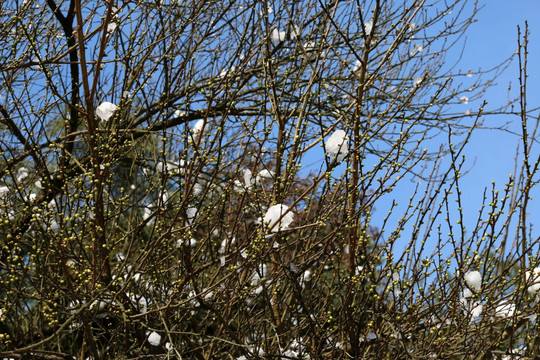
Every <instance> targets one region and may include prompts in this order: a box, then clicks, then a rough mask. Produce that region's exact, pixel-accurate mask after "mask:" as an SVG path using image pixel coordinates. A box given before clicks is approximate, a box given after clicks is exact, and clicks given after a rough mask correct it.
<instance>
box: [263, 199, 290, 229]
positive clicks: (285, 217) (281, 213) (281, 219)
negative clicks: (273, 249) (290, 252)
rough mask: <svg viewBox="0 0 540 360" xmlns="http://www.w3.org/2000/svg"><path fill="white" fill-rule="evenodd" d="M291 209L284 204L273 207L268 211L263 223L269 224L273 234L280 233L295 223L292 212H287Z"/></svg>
mask: <svg viewBox="0 0 540 360" xmlns="http://www.w3.org/2000/svg"><path fill="white" fill-rule="evenodd" d="M288 210H289V207H288V206H287V205H283V204H277V205H272V206H270V207H269V208H268V210H267V211H266V214H265V215H264V218H263V222H264V223H265V224H267V226H268V228H269V229H270V231H272V232H278V231H280V230H285V229H288V228H289V225H291V223H292V222H293V221H294V215H293V213H292V212H291V211H289V212H287V211H288Z"/></svg>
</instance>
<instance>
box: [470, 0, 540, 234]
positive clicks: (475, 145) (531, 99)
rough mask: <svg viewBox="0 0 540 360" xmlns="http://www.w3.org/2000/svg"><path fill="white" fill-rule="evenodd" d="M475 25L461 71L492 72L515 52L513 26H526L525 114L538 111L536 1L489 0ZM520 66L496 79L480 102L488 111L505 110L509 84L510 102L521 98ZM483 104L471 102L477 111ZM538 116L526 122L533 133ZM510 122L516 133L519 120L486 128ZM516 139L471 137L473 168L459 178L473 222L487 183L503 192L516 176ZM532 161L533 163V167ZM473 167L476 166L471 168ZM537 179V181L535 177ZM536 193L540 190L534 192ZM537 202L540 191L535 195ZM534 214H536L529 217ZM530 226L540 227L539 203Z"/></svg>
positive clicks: (489, 121)
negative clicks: (529, 110)
mask: <svg viewBox="0 0 540 360" xmlns="http://www.w3.org/2000/svg"><path fill="white" fill-rule="evenodd" d="M477 19H478V21H477V22H475V23H474V24H472V25H471V27H470V28H469V32H468V33H467V39H466V47H465V52H464V54H463V59H462V62H463V65H464V67H465V65H466V64H469V67H471V68H477V67H482V68H483V69H487V68H491V67H494V66H496V65H497V64H499V63H501V62H502V61H504V59H506V58H507V57H509V56H510V55H511V54H512V53H514V52H515V51H516V50H517V48H518V44H517V33H518V32H517V26H518V25H519V26H520V27H521V32H522V34H523V33H524V32H525V21H527V22H528V25H529V30H530V34H529V46H528V50H529V58H528V74H529V78H528V80H527V81H528V84H527V86H528V108H529V109H533V108H536V107H538V106H540V1H539V0H516V1H506V0H487V1H485V4H484V7H483V8H482V10H481V11H480V12H479V13H478V16H477ZM518 75H519V65H518V62H517V57H516V58H515V59H514V61H513V62H512V63H511V65H510V66H509V68H508V69H506V71H505V72H504V73H503V74H502V75H501V76H500V77H499V78H498V79H497V83H496V84H495V85H494V86H493V87H492V88H490V89H489V90H488V92H487V93H486V94H485V96H484V97H483V98H484V99H485V100H487V101H488V106H487V107H486V110H488V111H489V110H490V109H494V108H497V107H499V106H500V105H503V104H505V103H506V102H507V99H508V94H509V92H508V86H509V84H511V90H510V96H511V97H512V98H516V97H518V95H519V80H518ZM480 103H481V100H478V101H476V102H471V103H470V104H471V106H472V107H473V108H474V107H475V106H476V107H478V106H479V105H480ZM538 114H539V112H538V111H534V112H533V115H534V116H533V117H532V118H531V119H530V120H529V126H530V127H531V128H532V126H534V123H535V119H534V118H537V117H538ZM505 122H511V123H510V125H509V129H510V130H513V131H516V132H519V131H520V129H521V123H520V119H519V118H517V117H516V116H511V115H508V116H504V115H503V116H497V117H486V119H485V123H484V124H485V125H486V126H490V125H493V126H495V127H496V126H497V125H498V124H499V125H500V124H502V123H505ZM520 143H521V141H520V137H519V136H518V135H512V134H509V133H506V132H502V131H497V130H479V131H476V133H474V134H473V138H472V141H471V143H470V144H469V145H468V147H467V149H466V151H465V154H466V156H467V161H468V163H469V165H470V166H472V168H470V172H469V173H468V174H467V175H466V176H464V178H463V183H462V184H463V189H462V192H463V193H464V200H465V204H464V205H465V206H466V207H465V206H464V208H466V209H467V214H469V216H471V217H473V219H471V220H473V221H474V220H475V218H476V214H477V211H478V209H479V208H480V205H481V201H482V193H483V191H484V188H485V187H491V181H495V182H496V187H497V188H498V189H499V190H502V189H503V188H504V184H505V182H507V180H508V175H509V174H510V173H512V174H513V173H514V163H515V155H516V148H517V146H518V144H520ZM535 146H536V148H535V149H533V152H532V154H533V155H536V156H538V155H539V154H540V144H536V145H535ZM535 158H536V157H533V161H534V159H535ZM473 163H474V166H473ZM536 178H539V176H537V177H536ZM538 190H540V189H538ZM535 193H536V194H537V196H540V191H535ZM533 210H536V211H533ZM529 213H530V214H531V215H530V216H529V221H530V222H533V223H538V226H540V223H539V221H540V216H539V215H540V197H538V198H537V199H534V200H533V201H532V203H531V208H530V209H529Z"/></svg>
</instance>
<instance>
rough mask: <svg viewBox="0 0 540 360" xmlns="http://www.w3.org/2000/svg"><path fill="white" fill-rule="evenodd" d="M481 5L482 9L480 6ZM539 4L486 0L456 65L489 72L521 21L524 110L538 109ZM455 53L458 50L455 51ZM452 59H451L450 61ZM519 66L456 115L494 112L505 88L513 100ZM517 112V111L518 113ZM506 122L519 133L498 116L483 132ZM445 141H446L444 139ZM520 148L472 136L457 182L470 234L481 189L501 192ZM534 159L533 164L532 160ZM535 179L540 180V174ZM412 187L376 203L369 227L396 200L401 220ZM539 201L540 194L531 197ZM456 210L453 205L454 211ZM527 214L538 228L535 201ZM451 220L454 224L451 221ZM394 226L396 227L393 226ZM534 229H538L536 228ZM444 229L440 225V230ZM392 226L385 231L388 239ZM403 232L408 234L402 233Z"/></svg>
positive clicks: (501, 136) (489, 136)
mask: <svg viewBox="0 0 540 360" xmlns="http://www.w3.org/2000/svg"><path fill="white" fill-rule="evenodd" d="M480 6H482V4H480ZM538 14H540V0H517V1H514V2H508V1H507V0H485V1H484V4H483V8H482V9H481V10H480V12H479V13H478V14H477V16H476V18H477V21H476V22H475V23H473V24H472V25H471V26H470V27H469V29H468V32H467V33H466V37H465V38H464V41H465V48H464V51H463V53H462V58H461V61H460V63H459V64H460V66H458V67H459V68H461V69H465V71H466V69H469V68H471V69H473V70H478V69H479V68H481V69H482V70H487V69H490V68H493V67H495V66H497V65H498V64H500V63H502V62H503V61H504V60H505V59H507V58H508V57H510V56H511V55H512V54H513V53H515V52H516V50H517V48H518V44H517V26H518V25H520V27H521V29H522V34H523V33H524V31H525V21H526V20H527V21H528V24H529V30H530V35H529V47H528V49H529V58H528V73H529V78H528V90H529V91H528V108H529V109H533V108H535V107H538V106H540V17H539V16H538ZM458 50H459V51H458ZM461 50H462V48H458V49H456V54H457V55H456V56H458V55H460V54H461ZM448 60H451V59H448ZM518 75H519V66H518V62H517V57H516V58H515V59H514V61H513V62H512V63H511V64H510V66H509V67H508V68H507V69H506V70H505V71H504V73H502V74H501V75H500V76H499V77H498V78H497V80H496V84H495V85H494V86H493V87H491V88H490V89H489V90H488V91H487V92H486V93H485V94H484V96H482V98H481V99H478V100H475V101H470V102H469V104H468V105H463V104H461V105H459V106H461V107H462V108H458V109H459V110H458V111H461V109H463V111H465V110H466V109H467V107H468V108H469V109H471V111H474V110H475V109H478V107H479V106H480V105H481V104H482V101H483V100H486V101H488V105H487V106H486V108H485V109H486V110H487V111H489V110H494V109H496V108H498V107H500V106H501V105H504V104H506V103H507V101H508V97H509V92H508V87H509V85H510V84H511V90H510V97H511V98H517V97H518V95H519V92H518V90H519V82H518ZM516 109H517V108H516ZM538 113H539V112H538V111H535V112H533V114H534V117H538ZM534 120H535V119H534V118H532V119H530V120H529V126H530V127H533V126H534ZM505 123H509V124H508V129H509V130H511V131H515V132H519V131H520V129H521V124H520V119H519V118H518V117H517V116H511V115H501V116H488V117H485V119H484V126H485V127H494V128H497V127H500V126H502V125H503V124H505ZM443 141H444V140H443ZM518 144H521V141H520V137H519V135H515V134H511V133H509V132H504V131H501V130H490V129H479V130H476V131H475V132H474V133H473V136H472V139H471V142H470V143H469V144H468V145H467V147H466V149H465V151H464V154H465V156H466V162H465V166H464V168H465V169H468V170H469V171H468V173H467V174H466V175H465V176H463V177H462V179H461V183H460V184H461V191H462V200H463V203H462V204H463V212H464V216H465V218H464V223H465V225H466V227H467V230H468V235H470V232H471V230H472V229H473V225H474V224H475V223H476V219H477V216H478V210H479V209H480V207H481V205H482V198H483V192H484V189H486V188H487V190H488V191H487V194H488V195H489V192H490V190H491V186H492V181H494V182H495V187H496V189H498V190H499V191H500V192H501V193H502V190H503V189H504V186H505V183H506V182H507V181H508V176H509V174H514V163H515V155H516V148H517V146H518ZM535 146H536V149H533V152H532V154H533V155H535V156H538V155H539V154H540V144H537V145H535ZM535 156H533V160H532V161H533V162H534V160H535ZM536 178H540V175H539V176H537V177H536ZM413 186H414V185H412V184H411V183H410V182H409V183H408V184H407V181H404V182H402V183H401V184H400V186H398V187H397V188H396V189H395V191H394V192H392V193H391V194H389V195H388V196H387V197H386V198H385V202H379V203H378V204H377V205H376V206H377V208H376V209H375V213H374V214H373V217H372V219H373V221H372V224H373V225H374V226H377V224H380V223H382V222H381V220H382V218H384V217H385V216H386V215H387V214H388V213H387V211H388V209H389V208H390V204H391V200H392V199H396V200H397V201H398V202H399V203H400V206H399V209H398V211H394V212H393V213H392V216H393V220H394V221H392V222H391V223H392V224H395V223H396V221H397V220H398V219H399V216H400V215H401V214H403V212H404V210H405V208H406V205H407V201H408V198H409V197H410V196H411V192H412V189H413ZM535 193H536V195H537V198H538V199H540V189H538V191H535V192H533V196H534V195H535ZM456 207H457V206H456ZM529 213H530V214H531V215H530V216H529V218H528V220H529V222H533V223H537V222H538V220H539V218H540V216H539V215H538V214H540V202H538V201H537V200H533V201H532V202H531V206H530V208H529ZM456 219H457V217H455V218H454V219H453V224H455V220H456ZM441 222H444V216H441V217H440V218H439V221H438V223H441ZM394 226H395V225H394ZM537 226H540V224H539V225H537ZM443 229H444V226H443ZM392 230H393V227H392V226H391V227H390V228H388V229H386V232H387V236H388V235H389V232H391V231H392ZM406 232H407V230H406ZM533 235H536V236H538V235H540V232H538V231H536V234H535V232H533Z"/></svg>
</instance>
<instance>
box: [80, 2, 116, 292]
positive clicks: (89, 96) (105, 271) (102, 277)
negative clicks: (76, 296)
mask: <svg viewBox="0 0 540 360" xmlns="http://www.w3.org/2000/svg"><path fill="white" fill-rule="evenodd" d="M75 14H76V17H77V41H78V47H79V59H80V64H81V75H82V86H83V90H84V98H85V103H86V124H87V127H88V145H89V147H90V158H91V166H92V183H93V187H92V189H93V200H94V221H95V223H94V227H93V229H92V232H93V233H92V243H93V244H92V253H93V260H92V265H93V278H94V281H93V284H94V285H95V284H96V283H97V282H102V283H108V282H109V281H110V279H111V269H110V267H109V252H108V250H107V247H106V239H105V214H104V212H105V209H104V202H103V190H104V185H105V184H104V181H105V171H103V170H102V169H101V167H100V165H101V155H100V151H99V143H98V133H97V128H98V123H99V120H98V119H97V117H96V116H95V114H94V105H93V104H94V93H93V91H91V89H90V78H89V74H88V69H87V62H86V50H85V49H86V48H85V42H84V33H83V23H84V20H83V15H82V7H81V0H75ZM94 76H95V79H97V78H98V77H99V69H96V71H95V72H94Z"/></svg>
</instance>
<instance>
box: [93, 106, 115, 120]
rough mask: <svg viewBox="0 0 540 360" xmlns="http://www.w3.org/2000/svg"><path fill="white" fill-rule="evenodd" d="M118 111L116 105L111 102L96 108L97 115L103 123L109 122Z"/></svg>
mask: <svg viewBox="0 0 540 360" xmlns="http://www.w3.org/2000/svg"><path fill="white" fill-rule="evenodd" d="M117 109H118V107H117V106H116V105H114V104H113V103H110V102H107V101H106V102H103V103H101V104H100V105H99V106H98V107H97V108H96V115H97V116H98V117H99V118H100V119H101V120H103V121H108V120H109V119H110V118H111V116H113V114H114V112H115V111H116V110H117Z"/></svg>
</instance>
